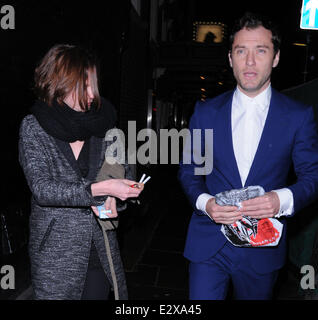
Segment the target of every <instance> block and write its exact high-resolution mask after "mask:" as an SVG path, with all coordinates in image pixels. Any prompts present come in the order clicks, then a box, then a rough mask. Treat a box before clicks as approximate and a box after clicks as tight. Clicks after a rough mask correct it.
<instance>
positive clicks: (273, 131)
mask: <svg viewBox="0 0 318 320" xmlns="http://www.w3.org/2000/svg"><path fill="white" fill-rule="evenodd" d="M285 117H286V114H285V113H284V108H283V106H282V105H281V104H280V103H279V93H278V92H276V91H275V90H274V89H272V97H271V103H270V106H269V110H268V114H267V118H266V121H265V125H264V129H263V132H262V135H261V139H260V142H259V144H258V148H257V151H256V154H255V157H254V160H253V163H252V166H251V169H250V171H249V174H248V176H247V179H246V182H245V185H246V186H249V185H253V184H255V183H256V178H257V176H258V174H259V173H260V172H262V170H264V168H266V163H267V161H268V160H269V159H268V158H269V156H273V154H272V153H271V151H272V149H273V146H274V145H275V144H277V143H278V140H277V139H278V137H281V136H283V135H284V130H285V124H286V121H284V119H285Z"/></svg>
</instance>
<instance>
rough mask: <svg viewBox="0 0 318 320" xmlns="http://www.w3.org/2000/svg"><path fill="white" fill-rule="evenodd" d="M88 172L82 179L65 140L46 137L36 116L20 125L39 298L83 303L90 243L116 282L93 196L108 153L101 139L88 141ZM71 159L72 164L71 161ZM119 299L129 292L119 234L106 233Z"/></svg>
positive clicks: (33, 269)
mask: <svg viewBox="0 0 318 320" xmlns="http://www.w3.org/2000/svg"><path fill="white" fill-rule="evenodd" d="M89 143H90V151H89V152H90V161H89V172H88V175H87V177H86V178H83V177H82V175H81V173H80V171H79V168H78V166H77V164H76V160H75V158H74V156H73V155H72V150H71V148H70V146H69V144H68V143H67V142H63V141H61V140H58V139H56V138H53V137H52V136H50V135H48V134H47V133H46V132H45V131H44V130H43V129H42V127H41V126H40V125H39V123H38V121H37V120H36V118H35V117H34V116H33V115H28V116H26V117H25V118H24V119H23V121H22V123H21V127H20V138H19V161H20V164H21V166H22V168H23V171H24V174H25V177H26V180H27V183H28V186H29V188H30V190H31V192H32V199H31V215H30V237H29V256H30V261H31V277H32V287H33V291H34V298H35V299H55V300H57V299H59V300H61V299H63V300H65V299H71V300H78V299H81V295H82V291H83V289H84V283H85V278H86V272H87V267H88V260H89V254H90V247H91V243H92V240H93V241H94V244H95V246H96V249H97V252H98V255H99V258H100V261H101V264H102V266H103V268H104V271H105V273H106V275H107V277H108V279H109V281H110V283H111V284H113V282H112V277H111V271H110V268H109V264H108V260H107V256H106V250H105V242H104V237H103V233H102V230H101V228H100V225H99V224H98V223H97V220H96V219H97V218H96V217H95V214H94V213H93V212H92V210H91V208H90V206H96V205H100V204H102V203H103V202H104V201H97V200H96V198H94V197H92V195H91V193H90V192H89V186H90V183H91V182H94V181H95V178H96V176H97V173H98V171H99V170H100V168H101V166H102V164H103V161H104V155H105V149H106V143H105V141H104V139H103V138H97V137H91V138H90V142H89ZM72 159H73V160H72ZM107 236H108V239H109V243H110V248H111V252H112V260H113V263H114V269H115V274H116V278H117V285H118V291H119V299H127V288H126V281H125V275H124V270H123V266H122V261H121V257H120V252H119V248H118V243H117V238H116V231H114V230H110V231H107Z"/></svg>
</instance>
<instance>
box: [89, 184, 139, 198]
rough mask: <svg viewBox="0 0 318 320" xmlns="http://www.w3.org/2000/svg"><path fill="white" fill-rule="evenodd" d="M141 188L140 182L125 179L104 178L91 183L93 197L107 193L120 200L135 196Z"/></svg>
mask: <svg viewBox="0 0 318 320" xmlns="http://www.w3.org/2000/svg"><path fill="white" fill-rule="evenodd" d="M132 186H137V187H132ZM143 188H144V185H143V184H142V183H138V182H136V181H132V180H127V179H111V180H104V181H100V182H96V183H93V184H92V185H91V189H92V195H93V197H96V196H105V195H109V196H112V197H115V198H119V199H120V200H122V201H124V200H126V199H128V198H137V197H138V196H139V194H140V192H141V191H142V190H143Z"/></svg>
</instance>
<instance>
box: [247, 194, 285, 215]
mask: <svg viewBox="0 0 318 320" xmlns="http://www.w3.org/2000/svg"><path fill="white" fill-rule="evenodd" d="M279 208H280V202H279V197H278V195H277V193H276V192H273V191H271V192H267V193H265V194H264V195H263V196H260V197H256V198H254V199H250V200H245V201H243V202H242V208H241V213H242V214H243V215H245V216H249V217H252V218H256V219H264V218H272V217H273V216H274V215H275V214H277V213H278V212H279Z"/></svg>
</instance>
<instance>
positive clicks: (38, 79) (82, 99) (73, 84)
mask: <svg viewBox="0 0 318 320" xmlns="http://www.w3.org/2000/svg"><path fill="white" fill-rule="evenodd" d="M89 76H90V84H91V88H92V91H93V94H94V101H93V103H95V104H96V105H97V106H98V107H99V106H100V95H99V90H98V79H97V61H96V59H95V57H93V55H92V54H90V53H89V52H88V51H86V50H84V49H83V48H81V47H78V46H74V45H68V44H58V45H55V46H54V47H52V48H51V49H50V50H49V51H48V52H47V54H46V55H45V56H44V58H43V59H42V60H41V61H40V63H39V65H38V66H37V68H36V69H35V74H34V82H35V86H34V89H35V93H36V95H37V97H38V99H40V100H43V101H45V102H46V103H47V104H48V105H52V103H53V101H55V100H56V101H57V102H58V103H59V104H62V103H63V100H64V99H65V98H66V97H67V96H68V95H69V94H74V95H75V96H74V97H76V95H77V98H78V102H79V105H80V107H81V109H82V110H84V111H85V110H87V108H88V107H87V102H88V97H87V85H88V77H89Z"/></svg>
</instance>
